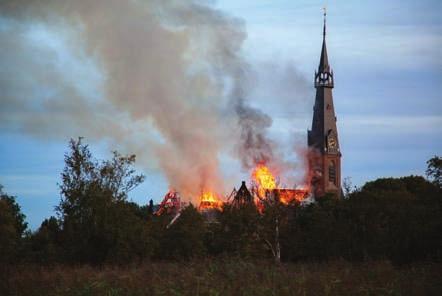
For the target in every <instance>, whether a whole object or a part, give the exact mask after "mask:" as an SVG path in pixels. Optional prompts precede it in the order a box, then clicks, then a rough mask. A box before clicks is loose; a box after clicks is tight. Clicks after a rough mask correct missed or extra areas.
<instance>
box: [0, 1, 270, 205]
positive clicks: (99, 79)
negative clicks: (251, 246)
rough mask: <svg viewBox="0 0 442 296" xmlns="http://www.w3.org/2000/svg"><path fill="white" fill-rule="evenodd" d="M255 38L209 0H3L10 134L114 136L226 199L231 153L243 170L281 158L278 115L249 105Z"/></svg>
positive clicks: (182, 180) (185, 186) (187, 185)
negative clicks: (273, 133)
mask: <svg viewBox="0 0 442 296" xmlns="http://www.w3.org/2000/svg"><path fill="white" fill-rule="evenodd" d="M245 38H246V32H245V26H244V23H243V22H242V20H240V19H238V18H234V17H231V16H229V15H226V14H224V13H222V12H221V11H219V10H217V9H215V8H214V7H212V6H211V2H210V1H203V0H187V1H185V0H168V1H164V0H145V1H141V0H132V1H121V0H94V1H90V0H70V1H58V0H41V1H28V0H10V1H8V0H4V1H1V2H0V39H1V40H2V42H1V44H0V59H1V60H0V65H1V67H2V69H1V71H0V89H2V94H0V103H1V106H2V108H1V110H0V126H1V128H2V129H5V130H9V131H10V130H14V131H18V132H25V133H29V134H32V135H35V136H38V137H41V138H56V139H59V138H62V139H66V138H69V137H75V136H85V137H87V138H91V139H97V140H101V139H106V140H107V141H110V142H112V145H113V146H117V147H119V148H121V149H123V151H127V152H130V153H136V154H137V156H138V158H139V160H141V163H142V164H143V165H144V166H145V167H146V168H154V167H159V168H160V169H161V170H162V171H163V172H164V173H165V175H166V177H167V179H168V181H169V183H170V186H171V187H173V188H175V189H177V190H179V191H181V193H182V195H183V196H186V197H192V198H195V197H196V196H198V195H199V194H200V191H201V190H213V191H215V192H218V193H222V191H223V189H224V188H223V182H222V179H221V177H220V175H221V173H220V169H219V155H220V152H222V151H223V150H228V149H227V148H226V147H227V146H232V145H235V142H237V141H239V142H238V144H237V145H238V147H240V149H239V152H240V153H239V155H240V159H241V162H242V164H243V167H244V168H250V167H251V166H252V165H253V163H256V162H259V161H266V160H268V159H270V158H273V157H274V153H273V150H272V149H273V148H272V147H273V145H274V143H272V142H271V141H270V140H269V139H268V137H267V135H266V130H267V129H268V127H270V126H271V124H272V120H271V118H270V117H269V116H267V115H266V114H264V113H263V112H261V111H259V110H258V109H255V108H252V107H250V106H249V105H248V104H247V102H246V101H245V98H246V93H247V91H248V87H249V82H248V81H247V79H246V77H247V72H248V71H249V66H248V65H247V62H246V61H245V60H244V58H243V57H242V55H241V48H242V45H243V41H244V40H245ZM229 112H236V114H237V123H238V124H239V130H240V136H241V137H236V139H235V140H233V141H232V135H235V134H236V129H237V128H236V126H234V125H231V124H225V122H224V121H225V120H226V119H225V118H226V114H227V113H229Z"/></svg>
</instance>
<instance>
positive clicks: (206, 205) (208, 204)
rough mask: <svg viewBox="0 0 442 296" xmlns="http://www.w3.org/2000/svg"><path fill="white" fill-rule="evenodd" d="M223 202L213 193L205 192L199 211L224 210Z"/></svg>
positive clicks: (202, 195)
mask: <svg viewBox="0 0 442 296" xmlns="http://www.w3.org/2000/svg"><path fill="white" fill-rule="evenodd" d="M222 205H223V202H222V201H221V200H220V199H219V198H218V197H217V196H216V194H215V193H213V192H211V191H204V192H203V193H202V194H201V201H200V205H199V210H200V211H203V210H210V209H217V210H221V209H222Z"/></svg>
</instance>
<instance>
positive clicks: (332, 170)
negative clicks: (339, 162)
mask: <svg viewBox="0 0 442 296" xmlns="http://www.w3.org/2000/svg"><path fill="white" fill-rule="evenodd" d="M328 181H329V182H331V183H333V184H335V185H336V162H335V161H334V160H331V161H330V163H329V165H328Z"/></svg>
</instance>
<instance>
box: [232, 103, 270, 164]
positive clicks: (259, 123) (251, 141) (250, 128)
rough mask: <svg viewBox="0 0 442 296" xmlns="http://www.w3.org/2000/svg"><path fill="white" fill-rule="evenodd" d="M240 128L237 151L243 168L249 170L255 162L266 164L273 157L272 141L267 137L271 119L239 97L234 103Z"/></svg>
mask: <svg viewBox="0 0 442 296" xmlns="http://www.w3.org/2000/svg"><path fill="white" fill-rule="evenodd" d="M235 111H236V114H237V116H238V125H239V128H240V141H239V143H238V152H239V155H240V159H241V164H242V166H243V168H245V169H247V170H250V169H252V168H254V167H255V166H256V165H257V164H268V163H269V162H270V161H271V160H273V159H274V152H273V150H274V145H275V144H274V143H273V142H272V141H271V140H270V139H269V137H268V129H269V128H270V127H271V126H272V119H271V118H270V116H268V115H267V114H265V113H264V112H262V111H261V110H259V109H256V108H253V107H251V106H249V105H247V103H246V102H245V101H244V100H243V99H239V100H237V102H236V105H235Z"/></svg>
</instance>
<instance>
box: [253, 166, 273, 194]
mask: <svg viewBox="0 0 442 296" xmlns="http://www.w3.org/2000/svg"><path fill="white" fill-rule="evenodd" d="M252 177H253V179H254V180H255V182H256V184H257V185H258V194H259V196H261V197H264V196H265V192H266V190H273V189H276V181H275V177H274V176H273V174H272V173H271V172H270V170H269V168H268V167H266V166H265V165H258V166H257V167H256V168H255V170H254V171H253V173H252Z"/></svg>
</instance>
